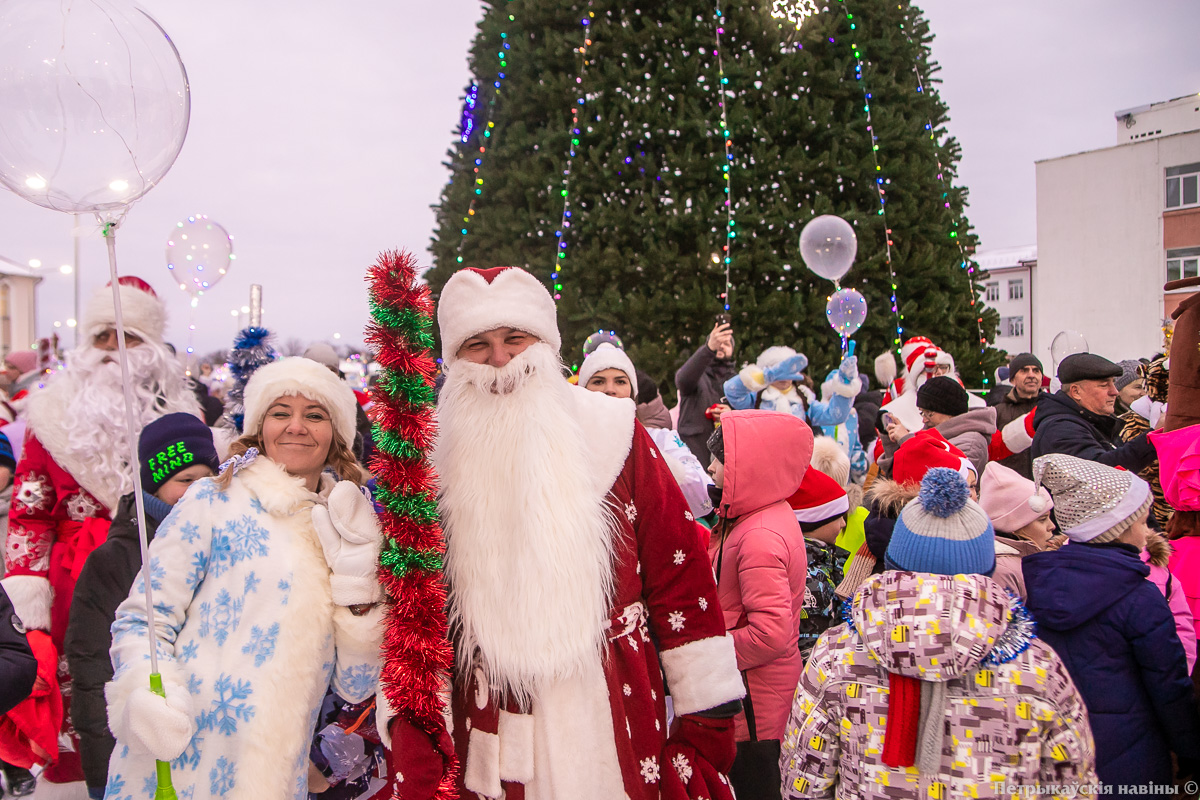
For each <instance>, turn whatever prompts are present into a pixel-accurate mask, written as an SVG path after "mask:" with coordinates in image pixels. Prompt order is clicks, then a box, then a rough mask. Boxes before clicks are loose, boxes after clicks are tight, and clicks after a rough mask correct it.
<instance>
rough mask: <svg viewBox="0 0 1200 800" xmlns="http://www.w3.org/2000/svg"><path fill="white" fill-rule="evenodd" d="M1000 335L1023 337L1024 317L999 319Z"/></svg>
mask: <svg viewBox="0 0 1200 800" xmlns="http://www.w3.org/2000/svg"><path fill="white" fill-rule="evenodd" d="M1000 335H1001V336H1024V335H1025V318H1024V317H1001V318H1000Z"/></svg>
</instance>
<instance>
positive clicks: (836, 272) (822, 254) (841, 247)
mask: <svg viewBox="0 0 1200 800" xmlns="http://www.w3.org/2000/svg"><path fill="white" fill-rule="evenodd" d="M857 253H858V237H857V236H855V235H854V228H852V227H851V226H850V223H849V222H846V220H844V219H842V218H841V217H836V216H834V215H833V214H822V215H821V216H819V217H814V218H813V219H811V220H810V221H809V222H808V224H807V225H805V226H804V230H802V231H800V257H801V258H803V259H804V264H805V265H806V266H807V267H808V268H809V269H811V270H812V271H813V272H815V273H816V274H817V275H820V276H821V277H822V278H826V279H828V280H831V281H833V282H834V283H837V282H838V281H840V280H841V279H842V276H844V275H845V274H846V273H847V272H849V271H850V267H851V265H853V264H854V256H855V254H857Z"/></svg>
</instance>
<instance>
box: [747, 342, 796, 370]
mask: <svg viewBox="0 0 1200 800" xmlns="http://www.w3.org/2000/svg"><path fill="white" fill-rule="evenodd" d="M794 355H796V351H795V350H793V349H792V348H790V347H784V346H783V345H779V344H777V345H774V346H772V347H768V348H767V349H766V350H763V351H762V353H760V354H759V356H758V358H757V359H755V361H754V365H755V366H756V367H758V368H759V369H768V368H770V367H774V366H778V365H779V364H782V363H783V362H784V361H787V360H788V359H789V358H791V357H792V356H794Z"/></svg>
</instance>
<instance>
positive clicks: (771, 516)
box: [709, 410, 813, 741]
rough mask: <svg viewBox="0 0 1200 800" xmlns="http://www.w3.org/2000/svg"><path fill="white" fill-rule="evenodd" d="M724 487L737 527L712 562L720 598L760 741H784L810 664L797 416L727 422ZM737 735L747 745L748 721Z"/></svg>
mask: <svg viewBox="0 0 1200 800" xmlns="http://www.w3.org/2000/svg"><path fill="white" fill-rule="evenodd" d="M721 429H722V430H723V431H724V438H725V485H724V489H723V491H722V497H721V508H720V509H719V513H720V515H721V517H722V518H723V519H727V520H730V521H731V524H732V527H731V528H730V530H729V531H728V533H727V534H725V536H724V541H722V539H721V537H720V536H719V535H714V536H713V539H712V542H711V544H710V553H709V555H710V556H711V557H712V560H713V568H714V569H716V570H717V597H718V599H719V600H720V601H721V609H722V611H723V612H724V614H725V626H726V628H727V629H728V630H729V631H730V632H731V633H732V635H733V644H734V649H735V651H736V653H737V662H738V669H740V670H743V672H744V673H745V676H746V680H747V685H748V686H749V689H750V696H749V698H748V700H749V702H750V703H751V705H752V708H753V712H754V722H755V735H756V736H757V738H759V739H782V738H783V727H784V724H785V723H786V722H787V716H788V711H789V710H790V709H791V704H792V695H793V694H795V692H796V684H797V683H798V682H799V680H800V673H801V671H802V669H803V666H804V664H803V662H802V660H801V658H800V650H799V646H798V641H799V628H800V613H801V608H802V607H803V605H804V587H805V579H806V577H807V571H808V564H807V559H806V557H805V554H804V534H803V533H802V532H801V530H800V524H799V523H798V522H796V516H795V514H793V513H792V509H791V507H790V506H788V504H787V498H788V497H790V496H791V495H792V494H793V493H794V492H795V491H796V489H797V488H799V486H800V481H801V480H802V479H803V478H804V473H805V471H806V470H807V469H808V464H809V462H810V461H811V460H812V450H813V435H812V431H811V430H810V429H809V427H808V425H806V424H805V422H804V420H802V419H800V418H799V417H794V416H792V415H791V414H780V413H778V412H776V411H753V410H748V411H731V412H726V413H725V414H724V415H722V417H721ZM737 738H738V740H739V741H745V740H748V739H749V738H750V733H749V728H748V725H747V722H746V717H745V714H741V715H739V716H738V719H737Z"/></svg>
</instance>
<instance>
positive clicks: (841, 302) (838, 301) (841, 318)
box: [825, 289, 867, 339]
mask: <svg viewBox="0 0 1200 800" xmlns="http://www.w3.org/2000/svg"><path fill="white" fill-rule="evenodd" d="M825 317H826V318H827V319H828V320H829V325H830V326H831V327H832V328H833V329H834V330H835V331H837V332H838V335H839V336H841V337H842V338H843V339H848V338H849V337H851V336H853V335H854V334H856V333H858V329H859V328H861V327H862V325H863V322H865V321H866V319H867V299H866V298H865V297H863V296H862V295H861V294H859V293H858V292H857V291H856V290H854V289H838V290H837V291H836V292H834V293H833V294H832V295H831V296H830V298H829V302H827V303H826V304H825Z"/></svg>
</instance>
